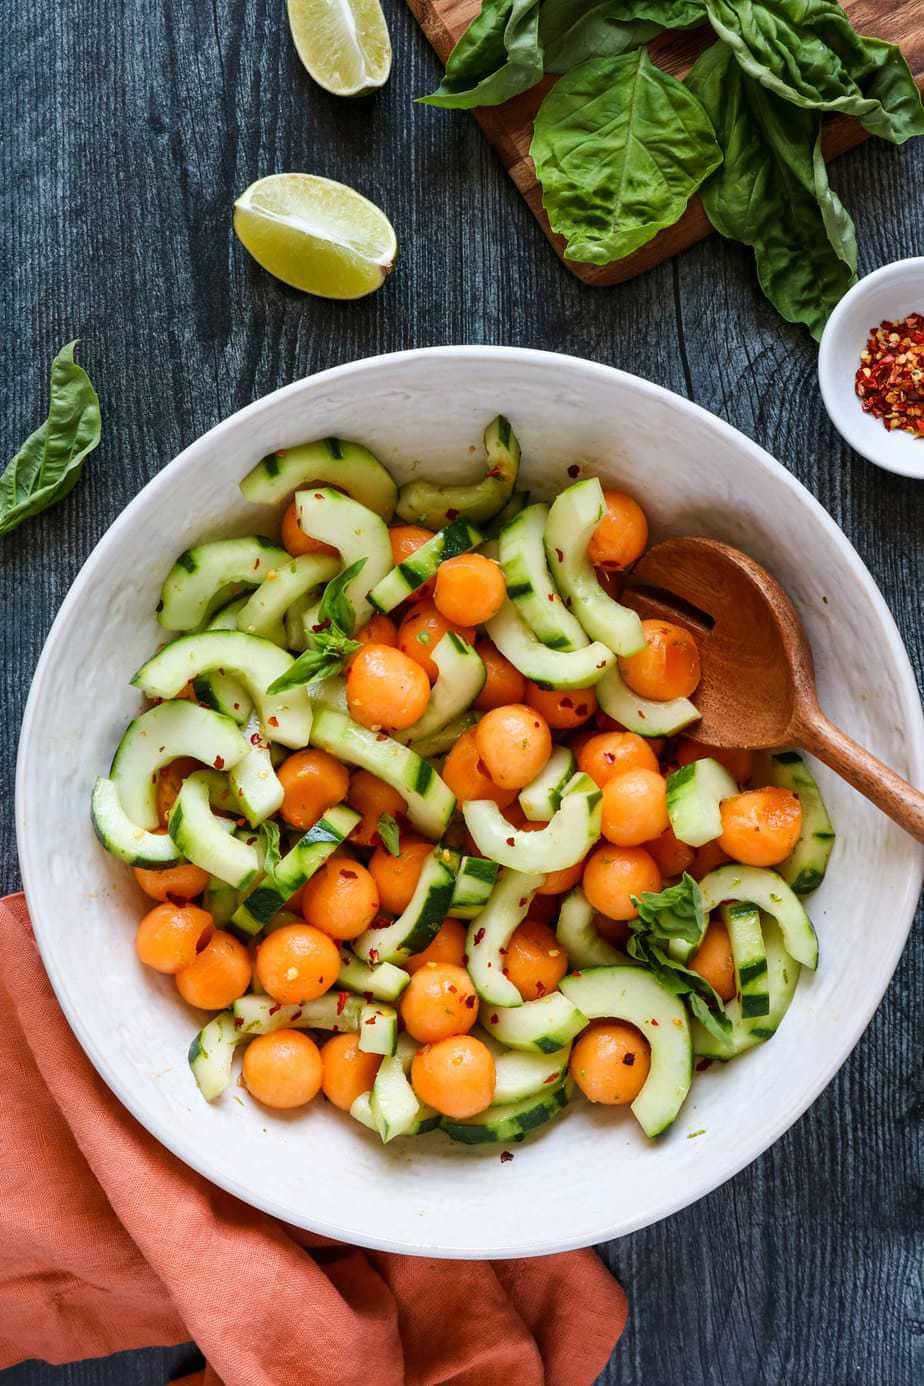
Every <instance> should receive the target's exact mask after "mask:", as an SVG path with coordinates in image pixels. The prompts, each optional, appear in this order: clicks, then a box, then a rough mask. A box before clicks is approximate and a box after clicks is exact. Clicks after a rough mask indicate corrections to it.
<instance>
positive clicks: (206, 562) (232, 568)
mask: <svg viewBox="0 0 924 1386" xmlns="http://www.w3.org/2000/svg"><path fill="white" fill-rule="evenodd" d="M288 561H289V555H288V554H287V553H286V551H285V549H281V548H279V546H278V544H274V543H273V541H272V540H271V539H264V538H263V536H262V535H259V534H254V535H250V536H249V537H248V538H246V539H216V540H215V541H214V543H211V544H200V545H199V546H198V548H195V549H188V550H187V551H186V553H183V554H180V556H179V558H178V559H177V561H176V563H174V565H173V567H172V568H171V569H170V572H169V573H168V574H167V579H166V581H165V582H164V585H163V588H162V589H161V594H160V605H159V607H158V613H157V619H158V621H159V622H160V624H161V625H162V626H165V627H166V629H167V630H198V628H199V627H200V626H201V625H202V623H203V622H204V621H205V620H207V618H208V614H209V608H210V606H211V604H212V603H213V602H214V600H215V598H216V596H217V595H218V594H219V593H220V592H221V591H222V590H223V589H224V588H226V587H227V586H228V585H229V584H230V583H246V584H247V585H248V586H251V587H255V586H256V585H257V584H258V583H260V582H262V581H263V579H264V578H265V577H266V574H267V573H268V572H270V570H271V569H273V568H279V567H281V566H282V565H283V564H284V563H287V562H288Z"/></svg>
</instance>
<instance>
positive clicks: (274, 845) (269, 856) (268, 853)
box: [257, 819, 282, 876]
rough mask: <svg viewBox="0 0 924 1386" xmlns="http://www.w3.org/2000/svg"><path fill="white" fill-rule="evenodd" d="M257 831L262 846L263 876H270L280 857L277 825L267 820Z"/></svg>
mask: <svg viewBox="0 0 924 1386" xmlns="http://www.w3.org/2000/svg"><path fill="white" fill-rule="evenodd" d="M257 831H258V834H259V837H260V841H261V842H262V844H263V874H264V876H272V874H273V872H274V871H275V870H276V867H277V866H278V865H279V862H280V859H281V856H282V853H281V851H280V847H279V824H278V823H273V822H271V821H270V820H269V819H267V820H266V822H264V823H261V824H260V827H259V828H258V830H257Z"/></svg>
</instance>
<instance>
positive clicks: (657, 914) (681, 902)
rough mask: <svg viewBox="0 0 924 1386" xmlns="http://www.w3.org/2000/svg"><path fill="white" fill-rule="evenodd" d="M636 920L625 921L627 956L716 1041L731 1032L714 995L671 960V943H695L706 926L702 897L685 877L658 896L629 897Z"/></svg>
mask: <svg viewBox="0 0 924 1386" xmlns="http://www.w3.org/2000/svg"><path fill="white" fill-rule="evenodd" d="M632 901H633V904H634V905H635V907H636V909H637V910H638V917H637V918H636V919H630V921H629V928H630V929H631V930H632V934H631V937H630V939H629V942H628V945H627V947H628V952H629V956H630V957H632V958H635V959H636V961H637V962H640V963H642V964H644V966H645V967H647V968H648V970H649V971H650V972H652V973H653V974H654V976H655V977H656V978H657V979H658V981H659V982H660V984H661V985H662V986H663V987H664V988H666V990H667V991H670V992H672V993H673V995H675V996H683V997H684V998H685V999H686V1002H687V1005H688V1006H689V1007H690V1010H691V1011H692V1012H693V1014H694V1015H695V1016H696V1019H697V1020H698V1021H699V1022H700V1023H701V1024H702V1025H703V1026H704V1027H705V1028H706V1029H707V1030H708V1031H709V1033H710V1034H711V1035H713V1036H714V1037H715V1038H716V1039H722V1038H723V1037H724V1036H726V1035H727V1034H729V1033H730V1031H731V1021H730V1020H729V1018H728V1016H727V1015H726V1014H725V1007H724V1005H723V1003H722V999H721V997H720V996H719V994H718V992H717V991H716V990H715V988H714V987H712V986H711V985H710V984H709V983H708V982H707V981H706V979H705V977H701V976H700V975H699V973H698V972H693V971H692V969H691V968H689V967H686V966H684V964H683V963H682V962H678V961H677V959H676V958H673V957H671V955H670V952H669V949H670V945H671V942H672V941H673V940H674V939H681V940H683V942H685V943H691V944H692V943H698V942H699V940H700V939H701V938H702V935H703V931H704V928H705V924H706V916H705V911H704V909H703V895H702V891H701V890H700V888H699V886H698V884H697V883H696V881H694V879H693V877H692V876H688V875H687V874H686V872H684V874H683V878H682V880H681V881H680V882H679V883H678V884H677V885H675V886H669V887H668V889H667V890H662V891H659V892H658V893H657V894H655V893H653V892H652V891H646V892H645V893H644V894H642V895H640V896H634V895H633V897H632Z"/></svg>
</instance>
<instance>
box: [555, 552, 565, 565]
mask: <svg viewBox="0 0 924 1386" xmlns="http://www.w3.org/2000/svg"><path fill="white" fill-rule="evenodd" d="M555 557H556V558H557V559H558V561H559V563H564V561H565V555H564V551H563V550H562V549H556V550H555Z"/></svg>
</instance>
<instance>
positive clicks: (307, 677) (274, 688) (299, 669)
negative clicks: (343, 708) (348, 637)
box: [266, 642, 353, 693]
mask: <svg viewBox="0 0 924 1386" xmlns="http://www.w3.org/2000/svg"><path fill="white" fill-rule="evenodd" d="M351 643H353V642H351ZM342 668H343V658H342V657H341V656H340V655H337V654H331V653H329V652H328V651H327V650H323V649H321V650H315V649H312V650H306V651H305V653H304V654H300V655H299V657H298V659H297V660H296V661H295V663H294V664H293V665H292V667H291V668H289V669H287V670H286V672H285V673H284V674H280V675H279V678H278V679H274V680H273V682H272V683H271V684H270V686H269V688H267V690H266V691H267V693H285V692H287V691H288V689H290V688H303V687H307V686H308V685H309V684H312V683H320V682H321V681H322V680H323V679H327V678H330V676H331V675H332V674H339V673H340V670H341V669H342Z"/></svg>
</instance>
